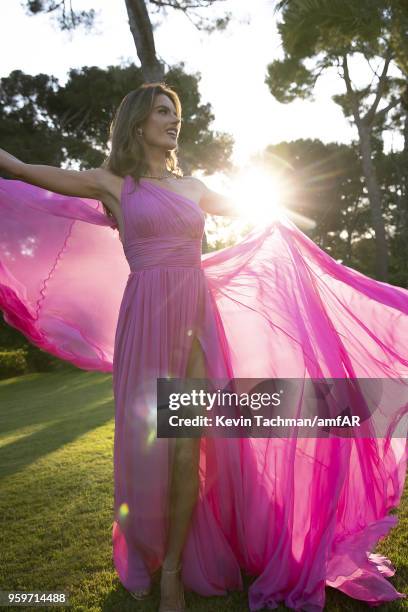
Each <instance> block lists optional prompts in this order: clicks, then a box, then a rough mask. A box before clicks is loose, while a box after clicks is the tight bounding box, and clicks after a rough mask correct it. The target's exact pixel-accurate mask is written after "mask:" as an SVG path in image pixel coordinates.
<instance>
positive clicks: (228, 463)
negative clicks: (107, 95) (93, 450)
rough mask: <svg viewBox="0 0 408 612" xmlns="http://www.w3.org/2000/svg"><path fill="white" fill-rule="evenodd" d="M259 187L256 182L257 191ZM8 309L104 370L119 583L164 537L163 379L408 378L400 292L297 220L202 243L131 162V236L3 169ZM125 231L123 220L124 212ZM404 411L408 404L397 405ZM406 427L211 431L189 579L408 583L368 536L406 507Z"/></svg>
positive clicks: (313, 597) (262, 599) (266, 601)
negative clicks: (351, 431) (351, 263)
mask: <svg viewBox="0 0 408 612" xmlns="http://www.w3.org/2000/svg"><path fill="white" fill-rule="evenodd" d="M254 197H255V195H254ZM0 213H1V220H2V222H1V230H0V307H1V309H2V310H3V313H4V317H5V320H6V321H7V322H8V323H9V324H10V325H12V326H14V327H15V328H17V329H19V330H20V331H21V332H22V333H23V334H24V335H25V336H26V337H27V338H28V339H29V340H30V341H31V342H32V343H34V344H36V345H37V346H39V347H41V348H43V349H44V350H46V351H48V352H50V353H52V354H54V355H58V356H59V357H61V358H62V359H65V360H67V361H70V362H72V363H73V364H75V365H77V366H78V367H80V368H84V369H93V370H101V371H105V372H107V371H113V391H114V399H115V441H114V481H115V500H114V511H115V516H114V529H113V559H114V564H115V567H116V570H117V572H118V575H119V578H120V581H121V582H122V584H123V585H124V586H125V587H126V589H129V590H135V589H139V588H143V587H146V586H148V585H149V584H150V580H151V573H152V572H153V571H154V570H155V569H157V568H158V567H159V566H160V564H161V562H162V560H163V556H164V553H165V546H166V536H167V532H168V507H169V504H168V501H169V492H170V475H171V467H172V460H173V450H174V445H175V439H164V438H159V439H158V438H157V437H156V435H155V428H156V403H155V391H156V378H157V377H166V376H174V377H183V376H185V373H186V367H187V361H188V356H189V352H190V349H191V344H192V341H193V338H194V337H195V336H196V337H197V338H198V340H199V342H200V344H201V346H202V348H203V350H204V354H205V358H206V373H207V377H208V378H224V377H225V378H232V377H245V378H272V377H281V378H290V377H293V378H325V377H328V378H329V377H331V378H349V377H366V378H404V377H407V376H408V348H407V346H408V342H407V341H408V316H407V315H408V291H407V290H404V289H402V288H399V287H394V286H392V285H389V284H387V283H381V282H378V281H375V280H372V279H370V278H368V277H366V276H364V275H362V274H360V273H358V272H356V271H354V270H352V269H350V268H348V267H346V266H343V265H341V264H338V263H336V262H335V261H334V260H333V259H332V258H331V257H330V256H329V255H327V254H326V253H324V252H323V251H321V250H320V249H319V248H318V247H317V246H316V245H315V244H314V243H313V242H312V241H311V240H310V239H309V238H307V237H306V236H305V235H304V234H303V233H302V232H301V231H300V230H299V229H298V228H296V226H295V225H294V224H293V223H291V222H290V221H289V220H285V219H281V220H279V221H274V222H272V223H270V224H268V225H267V226H265V227H262V228H260V227H257V228H255V229H254V230H253V231H252V232H250V233H249V234H248V235H247V236H246V237H245V238H244V239H243V240H242V241H241V242H240V243H239V244H237V245H235V246H232V247H229V248H225V249H222V250H220V251H218V252H215V253H209V254H207V255H204V256H201V238H202V234H203V229H204V214H203V212H202V211H201V209H200V208H199V206H198V205H197V204H196V203H194V202H193V201H191V200H190V199H188V198H186V197H184V196H181V195H178V194H175V193H174V192H173V191H170V190H168V189H165V188H163V187H159V186H158V185H154V184H152V183H150V182H149V181H146V180H142V181H141V182H140V184H139V185H136V184H135V182H134V181H133V179H131V178H130V177H126V178H125V181H124V185H123V192H122V214H123V220H124V236H123V244H122V243H121V241H120V240H119V236H118V233H117V232H116V231H112V230H113V229H114V228H115V227H116V226H115V223H114V222H113V221H112V220H110V219H109V218H108V217H107V216H106V215H105V214H104V213H103V210H102V206H101V204H100V203H99V202H96V201H93V200H84V199H80V198H72V197H65V196H61V195H57V194H54V193H50V192H48V191H45V190H43V189H40V188H37V187H33V186H29V185H26V184H24V183H22V182H19V181H6V180H0ZM116 229H117V228H116ZM393 410H394V413H393V416H394V423H395V424H397V423H400V424H401V423H402V422H404V421H403V419H404V418H405V422H406V415H407V412H408V409H407V406H406V405H401V406H400V405H396V406H395V407H393V406H390V411H391V412H392V411H393ZM406 465H407V445H406V428H405V433H404V437H402V436H401V435H400V437H399V438H396V437H392V430H391V429H390V430H389V431H388V435H387V436H386V437H384V438H380V439H375V438H362V439H358V438H355V439H352V438H347V439H340V438H330V439H323V438H320V439H319V438H297V437H293V438H288V439H282V438H270V439H268V438H213V437H208V438H205V437H203V438H202V440H201V451H200V472H199V476H200V492H199V499H198V502H197V505H196V507H195V510H194V514H193V519H192V523H191V529H190V532H189V535H188V539H187V542H186V546H185V548H184V551H183V573H182V577H183V581H184V584H185V586H186V588H187V589H191V590H194V591H195V592H197V593H199V594H201V595H204V596H210V595H220V594H226V593H227V592H228V591H229V590H234V589H241V588H243V583H242V577H241V570H244V571H245V572H247V573H249V574H252V575H253V576H255V577H256V578H255V580H254V581H253V583H252V584H251V586H250V589H249V607H250V609H251V610H259V609H261V608H262V607H268V608H275V607H277V605H278V603H279V602H284V603H285V604H286V606H288V607H289V608H291V609H293V610H305V611H307V612H316V611H320V610H322V609H323V608H324V604H325V586H331V587H334V588H337V589H339V590H341V591H343V592H344V593H346V594H347V595H349V596H350V597H354V598H356V599H359V600H363V601H365V602H367V603H369V604H370V605H378V604H379V603H381V602H385V601H391V600H394V599H397V598H400V597H404V596H405V595H404V594H403V593H399V592H398V591H397V590H396V589H395V588H394V586H393V585H392V584H391V582H390V581H389V580H387V578H388V577H389V576H392V575H393V574H394V571H395V570H394V568H393V567H392V565H391V563H390V561H389V560H388V559H386V558H385V557H383V556H381V555H378V554H374V553H373V552H372V551H373V549H374V547H375V546H376V544H377V542H378V541H379V539H380V538H382V537H384V536H385V535H387V534H388V533H389V531H390V529H391V528H393V527H394V526H395V525H396V523H397V517H396V516H395V515H390V514H389V512H390V510H392V509H393V508H395V507H396V506H397V505H398V504H399V502H400V499H401V495H402V492H403V487H404V481H405V474H406Z"/></svg>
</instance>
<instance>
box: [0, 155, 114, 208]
mask: <svg viewBox="0 0 408 612" xmlns="http://www.w3.org/2000/svg"><path fill="white" fill-rule="evenodd" d="M0 168H1V169H2V170H5V171H6V172H7V174H10V175H11V176H12V177H13V178H15V179H18V180H20V181H24V182H25V183H30V184H31V185H37V186H38V187H43V188H44V189H48V190H49V191H54V192H55V193H60V194H62V195H68V196H79V197H82V198H93V199H96V200H99V199H103V198H104V197H105V196H106V194H108V193H109V191H110V189H109V178H108V172H107V171H106V170H104V169H103V168H94V169H92V170H64V169H63V168H57V167H55V166H45V165H40V164H26V163H24V162H22V161H21V160H19V159H17V157H14V156H13V155H10V153H7V151H4V149H0Z"/></svg>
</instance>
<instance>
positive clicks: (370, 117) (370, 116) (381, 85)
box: [364, 48, 392, 125]
mask: <svg viewBox="0 0 408 612" xmlns="http://www.w3.org/2000/svg"><path fill="white" fill-rule="evenodd" d="M391 59H392V52H391V49H390V48H388V50H387V53H386V55H385V61H384V66H383V69H382V72H381V75H380V77H379V79H378V87H377V92H376V95H375V99H374V102H373V104H372V106H371V108H370V109H369V110H368V111H367V113H366V114H365V116H364V122H365V123H367V124H368V125H369V124H371V123H372V122H373V121H374V119H375V113H376V112H377V108H378V105H379V103H380V101H381V98H382V97H383V95H384V89H385V84H386V77H387V72H388V68H389V65H390V62H391Z"/></svg>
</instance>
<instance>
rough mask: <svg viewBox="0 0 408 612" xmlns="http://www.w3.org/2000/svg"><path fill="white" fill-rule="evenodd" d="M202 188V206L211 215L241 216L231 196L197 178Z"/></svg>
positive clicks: (200, 203)
mask: <svg viewBox="0 0 408 612" xmlns="http://www.w3.org/2000/svg"><path fill="white" fill-rule="evenodd" d="M195 180H196V181H197V183H198V184H199V185H200V188H201V196H200V202H199V205H200V208H201V209H202V210H203V211H204V212H206V213H209V214H210V215H222V216H225V217H239V216H240V212H239V211H238V209H237V207H236V203H234V202H233V200H232V199H231V198H228V197H226V196H223V195H221V194H220V193H217V192H216V191H213V190H212V189H209V188H208V187H207V186H206V185H205V184H204V183H203V182H202V181H200V180H199V179H195Z"/></svg>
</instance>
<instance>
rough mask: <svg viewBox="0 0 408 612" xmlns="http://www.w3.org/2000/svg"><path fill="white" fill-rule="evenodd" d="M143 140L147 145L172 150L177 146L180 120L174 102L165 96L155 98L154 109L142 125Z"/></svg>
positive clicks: (159, 95)
mask: <svg viewBox="0 0 408 612" xmlns="http://www.w3.org/2000/svg"><path fill="white" fill-rule="evenodd" d="M142 130H143V140H144V142H145V143H146V144H147V145H150V146H154V147H162V148H163V149H166V150H167V151H168V150H172V149H175V148H176V146H177V138H178V135H179V132H180V118H179V117H178V116H177V112H176V108H175V106H174V104H173V102H172V100H171V99H170V98H169V97H168V96H166V95H165V94H158V95H157V96H155V98H154V102H153V108H152V110H151V111H150V114H149V116H148V118H147V119H146V120H145V121H144V124H143V125H142Z"/></svg>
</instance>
